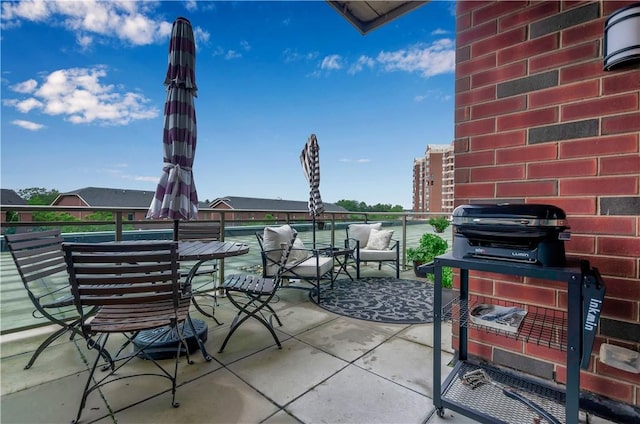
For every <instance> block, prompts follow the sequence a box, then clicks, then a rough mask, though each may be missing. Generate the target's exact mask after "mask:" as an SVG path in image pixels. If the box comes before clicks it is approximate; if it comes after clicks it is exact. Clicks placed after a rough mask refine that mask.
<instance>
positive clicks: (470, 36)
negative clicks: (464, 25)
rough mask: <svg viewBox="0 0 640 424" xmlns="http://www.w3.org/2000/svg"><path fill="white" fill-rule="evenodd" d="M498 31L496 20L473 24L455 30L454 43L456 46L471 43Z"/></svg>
mask: <svg viewBox="0 0 640 424" xmlns="http://www.w3.org/2000/svg"><path fill="white" fill-rule="evenodd" d="M497 32H498V25H497V23H496V21H489V22H487V23H484V24H480V25H477V26H473V27H471V28H470V29H467V30H464V31H456V43H457V45H458V47H462V46H465V45H467V44H471V43H473V42H476V41H478V40H481V39H483V38H487V37H489V36H491V35H494V34H496V33H497Z"/></svg>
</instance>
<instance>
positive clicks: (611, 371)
mask: <svg viewBox="0 0 640 424" xmlns="http://www.w3.org/2000/svg"><path fill="white" fill-rule="evenodd" d="M597 367H598V375H601V376H603V377H611V378H615V379H616V380H620V381H628V382H629V383H633V384H640V374H635V373H631V372H626V371H623V370H620V369H618V368H614V367H610V366H608V365H607V364H605V363H604V362H600V361H598V365H597Z"/></svg>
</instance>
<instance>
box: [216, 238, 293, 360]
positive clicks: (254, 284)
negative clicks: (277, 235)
mask: <svg viewBox="0 0 640 424" xmlns="http://www.w3.org/2000/svg"><path fill="white" fill-rule="evenodd" d="M295 238H296V234H293V238H292V239H291V240H289V242H288V243H287V246H286V248H284V249H279V250H278V252H279V254H280V261H279V268H278V271H277V272H276V274H275V275H274V276H273V278H263V277H259V276H257V275H230V276H229V277H228V278H226V279H225V280H224V282H223V283H222V285H221V287H222V288H223V289H224V291H225V293H226V295H227V298H228V299H229V301H230V302H231V303H232V304H233V305H234V306H235V307H236V308H238V314H237V315H236V316H235V318H234V319H233V322H232V323H231V327H230V328H229V333H228V334H227V337H225V339H224V342H222V346H221V347H220V350H219V351H218V352H219V353H222V351H223V350H224V348H225V346H226V345H227V342H228V341H229V339H230V338H231V336H232V335H233V333H235V331H236V330H237V329H238V327H240V326H241V325H242V324H243V323H244V322H245V321H247V320H248V319H249V318H254V319H256V320H258V321H259V322H260V323H261V324H262V325H264V326H265V327H266V328H267V330H269V332H270V333H271V336H272V337H273V340H274V341H275V342H276V344H277V345H278V349H282V344H281V343H280V340H279V339H278V336H277V334H276V332H275V331H274V330H273V318H275V319H276V322H277V323H278V325H279V326H281V327H282V322H280V318H278V315H277V314H276V311H274V310H273V308H271V306H269V302H270V301H271V299H273V296H275V294H276V291H277V290H278V288H279V287H280V282H281V281H282V273H283V272H284V270H285V269H286V264H287V260H288V259H289V255H290V254H291V249H292V247H293V243H294V240H295ZM264 309H266V310H267V311H268V312H269V317H268V318H267V317H266V316H265V312H266V311H264Z"/></svg>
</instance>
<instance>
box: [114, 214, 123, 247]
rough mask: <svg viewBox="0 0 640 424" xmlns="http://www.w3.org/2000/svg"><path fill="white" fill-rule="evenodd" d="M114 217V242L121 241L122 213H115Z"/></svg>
mask: <svg viewBox="0 0 640 424" xmlns="http://www.w3.org/2000/svg"><path fill="white" fill-rule="evenodd" d="M115 215H116V241H122V211H118V212H116V213H115Z"/></svg>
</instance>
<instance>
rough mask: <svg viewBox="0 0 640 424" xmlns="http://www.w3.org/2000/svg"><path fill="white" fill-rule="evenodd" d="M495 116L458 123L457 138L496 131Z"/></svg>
mask: <svg viewBox="0 0 640 424" xmlns="http://www.w3.org/2000/svg"><path fill="white" fill-rule="evenodd" d="M495 121H496V120H495V118H487V119H479V120H476V121H470V122H464V123H456V134H455V137H456V138H460V137H468V136H474V135H479V134H487V133H491V132H494V131H495V128H496V122H495Z"/></svg>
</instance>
